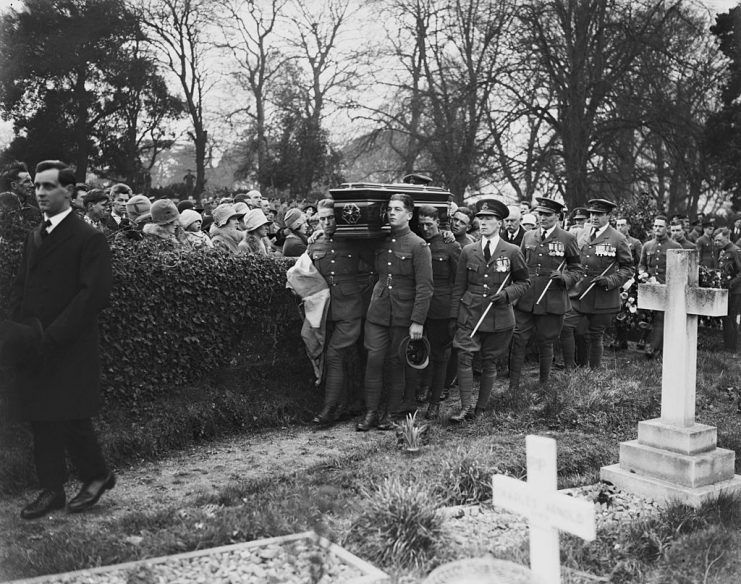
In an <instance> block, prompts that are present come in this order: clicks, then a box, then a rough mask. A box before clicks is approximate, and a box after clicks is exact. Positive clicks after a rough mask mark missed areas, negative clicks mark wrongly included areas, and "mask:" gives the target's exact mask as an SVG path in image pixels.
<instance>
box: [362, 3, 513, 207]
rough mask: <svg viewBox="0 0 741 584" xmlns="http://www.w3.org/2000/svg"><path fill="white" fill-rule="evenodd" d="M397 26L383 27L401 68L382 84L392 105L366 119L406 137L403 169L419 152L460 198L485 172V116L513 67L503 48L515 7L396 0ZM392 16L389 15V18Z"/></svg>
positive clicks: (487, 137) (487, 173) (401, 147)
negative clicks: (394, 75) (390, 96)
mask: <svg viewBox="0 0 741 584" xmlns="http://www.w3.org/2000/svg"><path fill="white" fill-rule="evenodd" d="M389 10H390V12H391V14H392V15H394V17H393V18H394V19H393V22H394V23H398V27H397V28H394V29H391V30H389V31H388V36H389V40H390V42H391V45H392V56H393V58H394V59H395V60H396V62H397V63H398V65H399V69H400V73H399V74H398V75H397V77H396V78H395V79H392V80H390V81H386V82H385V83H386V85H387V86H388V87H389V88H390V90H391V91H392V98H391V103H390V104H384V105H381V106H377V107H372V106H369V107H368V110H369V111H370V117H373V118H375V119H376V120H378V121H379V122H380V123H381V124H383V125H384V126H385V127H387V128H389V129H392V130H393V131H394V132H396V133H397V134H398V135H399V136H402V137H403V139H402V140H401V141H400V142H399V141H397V142H399V143H398V144H397V145H396V148H397V150H398V151H399V154H400V156H401V159H402V161H403V167H404V170H407V171H408V170H411V169H412V166H413V165H414V164H415V162H416V161H418V160H419V158H420V156H422V155H423V153H426V154H427V155H428V156H429V159H430V160H431V161H432V164H433V166H434V168H433V169H431V170H432V173H433V174H437V175H439V177H440V178H442V179H443V180H444V182H445V183H446V185H447V187H448V188H449V189H450V190H451V191H452V192H453V193H455V194H456V195H457V197H458V199H459V200H462V198H463V195H464V193H465V192H466V190H467V189H469V188H473V189H476V188H477V186H478V184H479V181H480V179H481V178H482V177H484V176H490V175H491V174H492V171H491V169H488V168H486V167H485V161H486V152H487V150H488V149H490V146H491V145H490V141H491V135H490V133H489V127H490V126H489V124H488V121H487V118H488V116H489V115H490V113H491V112H492V110H491V107H490V102H491V99H492V96H493V95H494V92H495V89H496V87H497V84H498V79H499V78H500V76H502V75H503V74H504V72H505V71H506V70H507V68H508V67H509V66H510V65H511V62H510V55H509V53H508V52H507V51H506V50H505V45H506V38H507V34H508V31H509V27H510V25H511V23H512V21H513V18H514V14H515V4H514V2H510V1H509V0H498V1H485V0H394V1H393V2H392V3H391V5H390V7H389ZM389 20H391V19H389Z"/></svg>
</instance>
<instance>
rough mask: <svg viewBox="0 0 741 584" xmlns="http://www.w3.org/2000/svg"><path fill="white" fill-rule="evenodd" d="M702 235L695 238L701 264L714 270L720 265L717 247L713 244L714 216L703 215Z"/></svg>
mask: <svg viewBox="0 0 741 584" xmlns="http://www.w3.org/2000/svg"><path fill="white" fill-rule="evenodd" d="M701 224H702V235H701V236H700V237H698V238H697V239H696V240H695V247H696V248H697V251H698V253H699V254H700V260H699V261H700V265H701V266H705V267H706V268H708V269H711V270H714V269H715V268H716V267H717V265H718V255H717V253H716V252H717V249H716V248H715V246H714V245H713V231H715V220H714V219H713V218H712V217H707V218H705V217H703V219H702V222H701Z"/></svg>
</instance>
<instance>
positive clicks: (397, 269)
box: [357, 194, 433, 432]
mask: <svg viewBox="0 0 741 584" xmlns="http://www.w3.org/2000/svg"><path fill="white" fill-rule="evenodd" d="M413 212H414V199H412V197H410V196H409V195H405V194H395V195H391V198H390V199H389V204H388V209H387V214H388V221H389V224H390V226H391V234H390V235H389V236H388V237H387V238H386V239H385V240H384V241H383V242H382V243H381V245H380V246H379V247H378V248H376V250H375V251H374V254H375V262H374V263H375V271H376V273H377V274H378V282H377V283H376V285H375V287H374V288H373V295H372V296H371V301H370V306H369V307H368V313H367V315H366V323H365V348H366V349H367V351H368V360H367V364H366V372H365V403H366V407H367V411H366V414H365V416H364V417H363V419H362V420H361V421H360V422H359V423H358V425H357V430H358V431H359V432H367V431H368V430H370V429H371V428H378V429H380V430H390V429H391V428H392V427H393V426H392V416H393V415H395V414H398V413H399V409H400V407H401V401H402V398H403V396H404V367H406V362H405V361H403V360H402V358H401V355H400V354H399V347H400V346H401V343H402V341H403V340H404V337H406V336H409V337H410V338H411V340H412V341H417V340H419V339H421V338H422V332H423V330H424V323H425V320H426V319H427V311H428V310H429V307H430V298H432V289H433V287H432V260H431V255H430V248H429V247H428V246H427V243H425V241H424V240H423V239H422V238H421V237H419V236H418V235H415V234H414V233H412V231H411V229H410V228H409V222H410V221H411V220H412V214H413ZM387 355H388V357H389V364H390V368H391V371H390V380H391V388H390V396H389V403H388V408H387V415H385V416H379V406H380V402H381V392H382V390H383V369H384V367H383V366H384V362H385V360H386V356H387Z"/></svg>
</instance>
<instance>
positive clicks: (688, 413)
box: [638, 249, 728, 427]
mask: <svg viewBox="0 0 741 584" xmlns="http://www.w3.org/2000/svg"><path fill="white" fill-rule="evenodd" d="M638 308H644V309H648V310H658V311H663V312H664V357H665V358H664V363H663V367H662V373H661V375H662V378H661V421H662V422H664V423H665V424H671V425H674V426H684V427H688V426H692V425H693V424H694V423H695V380H696V377H697V317H698V316H725V315H726V314H727V313H728V290H720V289H717V288H700V287H699V286H698V274H697V251H695V250H691V249H670V250H668V251H667V252H666V284H641V285H639V286H638Z"/></svg>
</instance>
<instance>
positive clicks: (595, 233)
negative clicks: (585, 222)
mask: <svg viewBox="0 0 741 584" xmlns="http://www.w3.org/2000/svg"><path fill="white" fill-rule="evenodd" d="M595 239H597V230H596V229H595V230H593V231H592V235H590V236H589V241H594V240H595Z"/></svg>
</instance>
